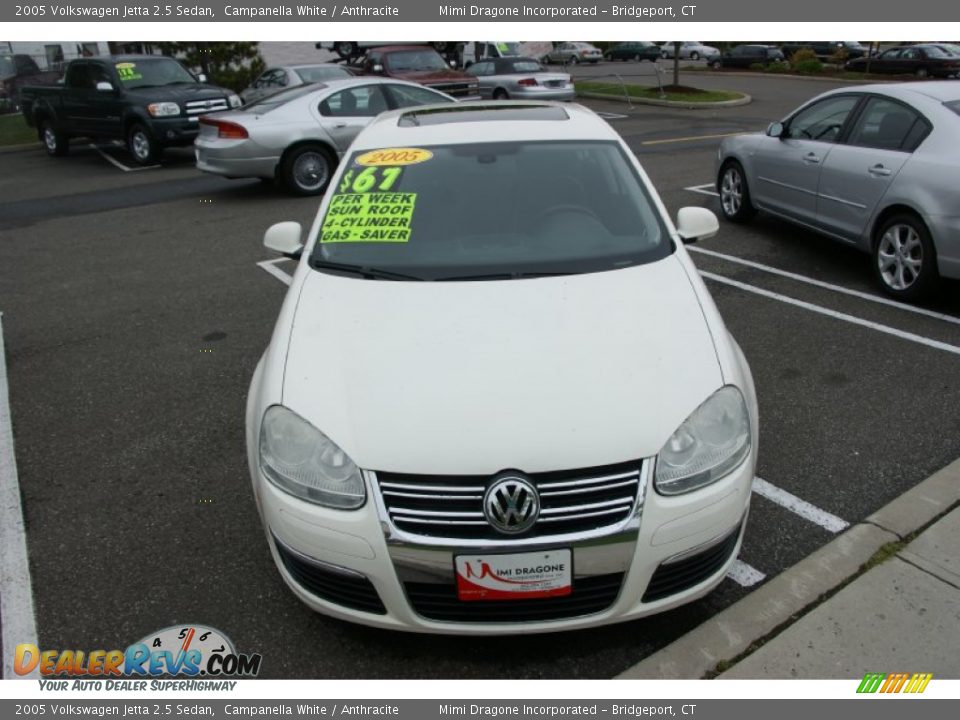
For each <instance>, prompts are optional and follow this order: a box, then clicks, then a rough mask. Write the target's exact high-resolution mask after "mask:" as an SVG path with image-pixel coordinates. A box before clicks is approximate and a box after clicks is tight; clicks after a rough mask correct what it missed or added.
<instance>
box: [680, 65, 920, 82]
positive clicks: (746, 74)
mask: <svg viewBox="0 0 960 720" xmlns="http://www.w3.org/2000/svg"><path fill="white" fill-rule="evenodd" d="M680 72H681V73H684V72H686V73H690V74H691V75H699V74H701V73H702V74H704V75H710V74H714V73H715V76H716V77H752V78H755V77H764V78H785V79H787V80H813V81H814V82H832V83H845V84H847V85H875V84H878V83H893V82H905V81H904V79H903V78H900V79H898V80H891V79H889V78H860V79H859V80H851V79H850V78H833V77H823V76H821V75H795V74H793V73H763V72H724V71H723V70H719V71H717V70H709V69H707V70H684V69H683V68H680ZM910 77H911V78H913V76H910ZM913 79H915V78H913ZM906 82H910V81H909V80H906Z"/></svg>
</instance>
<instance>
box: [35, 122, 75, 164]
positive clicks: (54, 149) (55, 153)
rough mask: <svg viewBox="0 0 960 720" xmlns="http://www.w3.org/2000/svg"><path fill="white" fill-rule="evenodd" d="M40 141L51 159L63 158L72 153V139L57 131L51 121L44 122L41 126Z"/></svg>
mask: <svg viewBox="0 0 960 720" xmlns="http://www.w3.org/2000/svg"><path fill="white" fill-rule="evenodd" d="M40 140H41V142H43V149H44V150H46V151H47V155H50V156H51V157H62V156H64V155H66V154H67V153H68V152H69V151H70V139H69V138H68V137H67V136H66V135H64V134H63V133H62V132H60V131H59V130H57V128H55V127H54V125H53V123H52V122H51V121H50V120H44V121H43V123H42V124H41V125H40Z"/></svg>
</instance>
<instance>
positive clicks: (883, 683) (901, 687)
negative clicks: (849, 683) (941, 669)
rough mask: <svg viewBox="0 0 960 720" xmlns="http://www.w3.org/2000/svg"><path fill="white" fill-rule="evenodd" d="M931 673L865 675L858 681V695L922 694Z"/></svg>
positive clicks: (931, 675)
mask: <svg viewBox="0 0 960 720" xmlns="http://www.w3.org/2000/svg"><path fill="white" fill-rule="evenodd" d="M932 679H933V673H905V672H897V673H867V674H866V675H864V676H863V680H861V681H860V686H859V687H858V688H857V692H858V693H908V694H913V693H922V692H923V691H924V690H926V689H927V685H928V684H929V683H930V680H932Z"/></svg>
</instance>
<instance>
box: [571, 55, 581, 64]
mask: <svg viewBox="0 0 960 720" xmlns="http://www.w3.org/2000/svg"><path fill="white" fill-rule="evenodd" d="M570 64H571V65H579V64H580V58H578V57H577V56H576V55H571V56H570Z"/></svg>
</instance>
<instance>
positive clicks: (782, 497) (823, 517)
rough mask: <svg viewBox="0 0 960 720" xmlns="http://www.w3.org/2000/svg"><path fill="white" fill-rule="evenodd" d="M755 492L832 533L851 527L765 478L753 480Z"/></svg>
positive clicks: (844, 521)
mask: <svg viewBox="0 0 960 720" xmlns="http://www.w3.org/2000/svg"><path fill="white" fill-rule="evenodd" d="M753 491H754V492H755V493H756V494H757V495H759V496H760V497H764V498H766V499H767V500H770V501H772V502H775V503H776V504H777V505H780V506H781V507H785V508H786V509H787V510H789V511H790V512H792V513H794V514H796V515H799V516H800V517H802V518H804V519H806V520H809V521H810V522H812V523H814V524H815V525H819V526H820V527H822V528H823V529H824V530H829V531H830V532H832V533H838V532H841V531H843V530H846V529H847V528H848V527H850V523H848V522H847V521H846V520H841V519H840V518H838V517H837V516H836V515H833V514H832V513H828V512H827V511H826V510H821V509H820V508H818V507H817V506H815V505H811V504H810V503H808V502H807V501H806V500H801V499H800V498H798V497H797V496H796V495H792V494H790V493H788V492H787V491H786V490H781V489H780V488H778V487H777V486H776V485H771V484H770V483H768V482H767V481H766V480H764V479H763V478H758V477H756V478H754V479H753Z"/></svg>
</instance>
